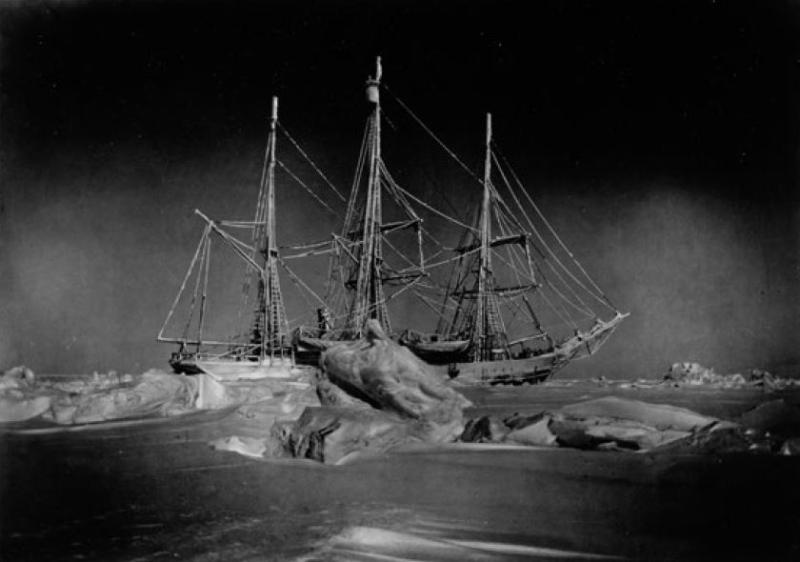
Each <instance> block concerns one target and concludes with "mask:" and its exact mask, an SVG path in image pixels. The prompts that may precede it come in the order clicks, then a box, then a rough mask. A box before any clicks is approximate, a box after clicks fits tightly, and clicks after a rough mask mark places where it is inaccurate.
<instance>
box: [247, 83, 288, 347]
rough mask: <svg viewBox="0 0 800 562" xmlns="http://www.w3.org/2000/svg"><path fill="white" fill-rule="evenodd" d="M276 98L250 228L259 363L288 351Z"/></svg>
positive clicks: (254, 335)
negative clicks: (278, 216) (277, 210)
mask: <svg viewBox="0 0 800 562" xmlns="http://www.w3.org/2000/svg"><path fill="white" fill-rule="evenodd" d="M277 123H278V98H277V97H276V96H273V97H272V112H271V114H270V123H269V137H268V140H267V149H266V157H265V159H264V167H263V170H262V174H261V187H260V190H259V196H258V204H257V206H256V216H255V220H254V224H255V228H254V229H253V249H254V252H253V253H254V255H253V261H254V262H256V263H257V264H258V265H259V268H258V269H257V270H256V271H255V276H256V279H257V283H258V291H257V295H258V296H257V305H256V309H255V311H254V312H255V315H254V319H253V326H252V330H251V334H250V339H251V343H252V344H253V345H257V346H258V352H259V357H260V358H261V359H262V360H263V359H266V358H267V357H275V356H276V355H278V356H281V357H283V356H284V354H285V353H286V352H287V351H288V336H289V323H288V320H287V317H286V309H285V307H284V304H283V294H282V293H281V287H280V280H279V278H278V265H279V264H278V245H277V237H276V228H275V224H276V220H275V165H276V163H277V160H276V158H275V145H276V141H277Z"/></svg>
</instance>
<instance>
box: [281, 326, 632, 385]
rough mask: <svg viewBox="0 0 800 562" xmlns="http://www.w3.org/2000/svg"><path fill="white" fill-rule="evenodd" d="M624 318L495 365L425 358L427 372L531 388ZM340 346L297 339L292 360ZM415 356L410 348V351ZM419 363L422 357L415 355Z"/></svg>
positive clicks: (308, 360)
mask: <svg viewBox="0 0 800 562" xmlns="http://www.w3.org/2000/svg"><path fill="white" fill-rule="evenodd" d="M626 316H627V314H617V316H615V317H614V318H612V319H611V320H609V321H607V322H603V321H598V322H597V324H595V326H594V327H592V328H591V329H590V330H589V331H587V332H581V333H579V334H577V335H575V336H573V337H572V338H570V339H568V340H566V341H564V342H562V343H561V344H559V345H557V346H556V347H555V349H554V350H553V351H549V352H546V353H542V354H540V355H536V356H533V357H525V358H516V359H501V360H496V361H480V362H477V361H464V360H463V359H462V357H463V355H461V354H458V353H457V354H454V355H453V356H452V357H453V360H451V361H449V362H442V355H441V354H440V355H437V356H436V358H435V363H438V364H432V363H433V361H430V358H428V364H429V366H430V368H431V369H433V370H434V371H435V372H437V373H441V374H444V375H447V376H448V377H450V378H451V379H453V381H454V382H456V383H458V384H463V385H470V386H473V385H475V386H482V385H496V384H514V385H519V384H523V383H529V384H535V383H539V382H542V381H544V380H546V379H547V378H548V377H550V376H551V375H553V374H554V373H555V372H557V371H558V370H559V369H561V368H563V367H565V366H566V365H567V364H568V363H569V362H570V361H574V360H576V359H581V358H583V357H589V356H590V355H592V354H594V353H595V352H596V351H597V350H598V349H600V347H601V346H602V345H603V344H604V343H605V341H606V340H607V339H608V337H609V336H610V335H611V334H612V333H613V332H614V330H616V328H617V326H618V325H619V323H620V322H622V320H623V319H624V318H625V317H626ZM338 343H341V342H340V341H336V340H327V339H323V338H311V337H300V338H297V339H296V340H295V360H296V361H297V363H298V364H303V365H313V366H317V365H319V358H320V355H321V354H322V352H323V351H324V350H325V349H327V348H328V347H330V346H332V345H336V344H338ZM410 349H411V350H412V351H415V353H417V351H418V350H415V349H414V347H410ZM417 355H418V356H419V357H420V359H422V360H423V361H425V360H426V357H425V356H424V354H423V353H417Z"/></svg>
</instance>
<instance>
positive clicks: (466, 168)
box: [381, 82, 483, 184]
mask: <svg viewBox="0 0 800 562" xmlns="http://www.w3.org/2000/svg"><path fill="white" fill-rule="evenodd" d="M381 85H382V86H383V88H384V89H385V90H386V91H387V92H388V93H389V94H390V95H391V96H392V97H393V98H394V99H395V101H396V102H397V103H398V104H400V107H402V108H403V109H404V110H405V111H406V112H407V113H408V114H409V115H410V116H411V118H412V119H414V121H416V122H417V124H418V125H419V126H420V127H422V128H423V129H424V130H425V132H426V133H428V134H429V135H430V136H431V138H432V139H433V140H435V141H436V142H437V143H438V144H439V146H441V147H442V149H444V151H445V152H447V154H448V155H449V156H450V157H451V158H452V159H453V160H455V161H456V162H457V163H458V164H459V165H460V166H461V167H462V168H463V169H464V170H465V171H466V172H467V173H468V174H469V175H470V176H472V177H473V178H475V180H476V181H477V182H478V183H480V184H483V180H482V179H481V178H479V177H478V176H477V174H475V172H473V171H472V170H470V168H469V166H467V165H466V164H464V162H462V161H461V159H459V157H458V156H457V155H456V153H455V152H453V151H452V150H450V149H449V148H448V147H447V145H446V144H444V142H443V141H442V140H441V139H440V138H439V137H437V136H436V134H435V133H434V132H433V131H432V130H431V129H430V128H429V127H428V126H427V125H426V124H425V123H423V122H422V119H420V118H419V117H417V114H416V113H414V112H413V111H411V108H409V107H408V106H407V105H406V104H405V103H403V100H401V99H400V98H399V97H397V95H395V93H394V92H392V91H391V90H390V89H389V87H388V86H387V85H386V83H385V82H384V83H382V84H381Z"/></svg>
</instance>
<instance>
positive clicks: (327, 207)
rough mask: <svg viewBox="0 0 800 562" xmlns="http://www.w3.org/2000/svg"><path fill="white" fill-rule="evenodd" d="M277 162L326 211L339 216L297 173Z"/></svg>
mask: <svg viewBox="0 0 800 562" xmlns="http://www.w3.org/2000/svg"><path fill="white" fill-rule="evenodd" d="M277 162H278V165H279V166H280V167H281V169H282V170H284V171H285V172H286V173H287V174H289V176H291V178H292V179H293V180H294V181H296V182H297V183H299V184H300V185H301V186H302V187H303V189H305V190H306V191H307V192H308V194H309V195H311V197H313V198H314V199H315V200H316V201H317V202H318V203H319V204H320V205H322V206H323V207H325V208H326V209H328V211H330V212H331V213H332V214H333V215H334V216H337V217H338V216H339V213H337V212H336V211H334V210H333V209H332V208H331V207H330V206H329V205H328V204H327V203H326V202H325V201H323V200H322V199H321V198H320V197H319V196H318V195H317V194H316V193H314V192H313V191H312V190H311V188H310V187H308V186H307V185H306V184H305V183H303V180H301V179H300V178H298V177H297V175H295V173H294V172H292V171H291V170H290V169H289V168H288V167H286V165H285V164H284V163H283V162H281V161H280V160H278V161H277Z"/></svg>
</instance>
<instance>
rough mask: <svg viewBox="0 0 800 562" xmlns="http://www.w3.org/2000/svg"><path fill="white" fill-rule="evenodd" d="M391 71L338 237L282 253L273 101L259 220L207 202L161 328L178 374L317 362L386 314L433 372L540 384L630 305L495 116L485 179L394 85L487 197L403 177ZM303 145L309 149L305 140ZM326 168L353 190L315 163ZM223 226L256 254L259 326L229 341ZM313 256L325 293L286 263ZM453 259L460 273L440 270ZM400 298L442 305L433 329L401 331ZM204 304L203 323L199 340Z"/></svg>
mask: <svg viewBox="0 0 800 562" xmlns="http://www.w3.org/2000/svg"><path fill="white" fill-rule="evenodd" d="M382 75H383V69H382V66H381V60H380V57H378V59H377V62H376V69H375V73H374V75H373V76H371V77H369V78H368V80H367V83H366V96H367V100H368V102H369V104H370V111H369V115H368V117H367V123H366V126H365V130H364V135H363V140H362V144H361V150H360V153H359V157H358V160H357V165H356V171H355V176H354V180H353V183H352V186H351V190H350V195H349V198H347V200H346V208H345V212H344V219H343V223H342V228H341V230H340V231H339V234H337V235H334V236H333V237H332V239H329V240H325V241H321V242H316V243H309V244H303V245H299V246H287V247H280V248H281V252H282V251H283V250H284V249H286V250H288V251H287V252H286V253H283V254H281V253H279V246H278V245H277V242H276V235H275V166H276V163H279V164H280V162H279V161H277V160H276V157H275V144H276V125H277V123H278V121H277V100H274V101H273V111H272V117H271V121H270V135H269V139H268V142H267V151H266V156H265V162H264V167H263V170H262V179H261V184H260V191H259V197H258V201H257V205H256V216H255V219H254V220H253V221H252V222H241V221H238V222H237V221H215V220H212V219H210V218H208V217H207V216H206V215H204V214H203V213H201V212H200V211H197V213H198V214H199V215H200V216H201V217H202V218H203V219H204V220H205V222H206V227H205V230H204V233H203V237H202V239H201V242H200V244H199V245H198V248H197V251H196V252H195V255H194V259H193V261H192V264H191V265H190V267H189V271H188V272H187V275H186V278H185V279H184V281H183V283H182V285H181V289H180V291H179V294H178V297H176V299H175V303H174V304H173V307H172V309H171V310H170V313H169V315H168V316H167V320H166V321H165V323H164V326H163V327H162V330H161V332H160V333H159V341H164V342H170V343H177V344H179V346H180V348H179V350H178V352H176V353H174V354H173V356H172V359H171V361H170V363H171V364H172V366H173V368H174V369H175V370H176V371H178V372H184V373H193V372H210V373H214V374H220V375H223V376H227V375H228V374H229V373H243V372H251V373H252V374H253V376H286V374H287V373H288V372H289V370H290V369H289V368H290V367H291V366H292V365H294V364H295V361H296V362H297V363H300V364H310V365H317V363H318V360H319V356H320V354H321V352H322V351H323V350H325V349H326V348H328V347H330V346H333V345H336V344H338V343H341V342H343V341H350V340H356V339H359V338H360V337H361V336H362V332H363V330H364V328H365V325H366V323H367V321H369V320H374V321H377V322H378V323H379V324H380V325H381V326H382V328H383V330H384V332H385V333H387V334H389V335H390V336H392V337H394V338H395V339H397V341H398V342H399V343H401V344H403V345H405V346H407V347H408V348H409V349H411V350H412V351H413V352H414V353H415V354H417V355H418V356H419V357H420V358H422V359H423V360H425V361H426V362H428V363H429V364H431V365H432V366H433V368H434V369H436V370H439V371H441V372H443V373H446V374H447V375H449V376H450V377H451V378H454V379H456V380H457V381H459V382H461V383H464V384H498V383H511V384H521V383H523V382H531V383H533V382H539V381H542V380H544V379H546V378H547V377H549V376H550V375H552V374H553V373H554V372H556V371H557V370H559V369H561V368H563V367H564V366H565V365H567V364H568V363H569V362H570V361H572V360H575V359H579V358H582V357H587V356H589V355H592V354H593V353H595V352H596V351H597V350H598V349H599V348H600V347H601V346H602V344H603V343H604V342H605V341H606V340H607V339H608V337H609V336H610V335H611V334H612V333H613V331H614V330H615V329H616V328H617V326H618V325H619V323H620V322H621V321H622V320H623V319H624V318H625V317H626V316H627V314H623V313H621V312H620V311H619V310H618V309H617V308H616V307H615V306H614V305H613V304H612V303H611V301H610V300H609V299H608V297H607V296H606V295H605V294H604V293H603V292H602V290H601V289H600V287H599V286H598V285H597V284H596V283H595V282H594V281H593V280H592V278H591V277H589V275H588V273H587V272H586V270H585V269H584V267H583V266H582V265H581V264H580V263H579V262H578V260H577V259H576V258H575V256H574V255H573V254H572V252H571V251H570V250H569V249H568V248H567V246H566V245H565V244H564V242H563V241H562V239H561V238H560V237H559V235H558V234H557V233H556V231H555V229H554V228H553V227H552V226H551V224H550V223H549V222H548V221H547V219H546V218H545V217H544V215H543V214H542V213H541V211H540V210H539V208H538V206H537V205H536V203H535V202H534V200H533V198H532V197H531V195H530V193H529V191H528V189H527V188H526V187H525V186H523V185H522V183H521V182H520V180H519V178H518V176H517V174H516V173H515V172H514V170H513V169H512V168H511V166H510V164H509V163H508V161H507V160H506V159H505V158H504V157H503V156H502V154H499V149H498V148H497V146H496V143H495V142H494V140H493V138H492V126H491V116H490V115H487V123H486V142H485V154H484V169H483V174H482V177H481V176H479V175H478V174H475V173H474V172H472V171H471V170H470V169H469V168H468V167H467V166H466V165H465V164H464V163H463V162H462V161H461V160H460V159H459V158H458V157H457V156H456V155H455V153H454V152H453V151H452V150H450V149H449V148H448V147H447V146H446V145H445V144H444V142H443V141H442V140H441V139H440V138H439V137H437V136H436V135H435V134H434V133H433V132H432V131H431V129H430V128H429V127H428V126H427V125H425V124H424V123H423V122H422V120H421V119H420V118H419V117H418V116H417V115H416V114H414V113H413V112H412V111H411V110H410V108H408V106H407V105H406V104H405V103H403V102H402V101H401V100H400V99H399V98H397V97H395V96H393V97H394V99H395V100H396V101H397V102H398V105H399V106H400V107H401V108H402V109H403V110H404V111H406V112H407V113H408V114H409V115H410V116H411V118H412V119H413V120H414V121H415V122H416V123H417V124H418V125H420V126H421V128H422V129H423V130H424V131H425V132H426V133H427V134H428V135H430V137H431V138H432V139H433V140H434V141H435V142H436V144H438V145H439V146H440V147H441V148H443V149H444V151H445V153H446V154H447V155H448V156H450V157H452V158H453V159H454V160H455V161H456V162H457V163H458V164H459V165H460V166H461V167H462V168H463V169H464V170H466V171H467V172H468V174H469V175H470V176H471V178H470V179H469V181H470V182H472V181H473V180H476V183H477V185H479V186H480V188H481V190H480V195H481V198H480V203H479V205H478V206H477V208H476V209H475V210H474V213H473V215H472V217H473V218H472V221H471V222H470V221H469V219H468V218H461V217H456V216H452V215H451V214H448V213H445V212H443V211H441V210H440V209H438V208H436V206H435V205H432V204H431V203H430V202H427V201H425V200H424V198H422V197H420V196H417V195H415V194H414V193H413V192H412V191H411V190H407V189H405V188H403V187H402V186H401V185H400V184H399V183H398V182H397V181H396V179H395V178H394V177H393V175H392V173H391V172H390V170H389V168H388V167H387V165H386V163H385V161H384V158H383V154H382V142H381V128H382V111H383V110H382V106H381V92H383V91H387V92H388V89H387V88H385V85H384V84H383V83H382ZM287 134H288V133H287ZM289 139H290V140H292V142H293V144H295V146H296V147H297V148H298V149H299V146H297V145H296V143H295V142H294V141H293V139H291V137H289ZM300 152H301V153H302V154H303V156H304V157H306V158H307V155H305V153H304V152H303V151H302V149H300ZM309 162H310V159H309ZM312 165H313V163H312ZM314 169H315V170H317V171H318V172H319V173H320V175H322V177H323V178H324V179H325V180H326V181H327V183H328V184H329V186H330V187H331V188H333V189H334V191H336V192H337V195H339V197H340V198H341V199H342V200H343V201H344V197H343V196H342V195H341V194H340V193H339V192H338V190H336V189H335V187H334V186H333V185H332V184H331V183H330V182H329V181H328V180H327V178H325V176H324V175H323V174H322V173H321V172H320V171H319V170H318V168H317V167H316V166H315V165H314ZM290 175H291V176H292V177H294V178H295V179H296V180H297V179H298V178H297V177H296V176H294V174H290ZM495 176H499V180H500V181H496V180H495ZM298 181H299V180H298ZM301 183H302V182H301ZM470 185H474V184H470ZM469 193H477V190H470V189H469V188H465V189H464V190H463V194H464V195H467V194H469ZM312 195H313V194H312ZM315 198H316V196H315ZM326 206H327V205H326ZM329 210H330V208H329ZM426 220H443V221H446V222H447V223H449V224H450V225H455V226H456V227H458V228H459V229H461V231H462V234H461V236H460V238H459V240H458V242H457V244H456V245H455V247H447V245H446V244H445V243H443V242H442V241H441V240H438V239H436V237H435V236H433V234H432V232H431V230H430V229H428V228H427V227H426V225H425V221H426ZM537 222H538V226H537ZM232 229H250V231H251V240H250V243H249V244H248V243H246V242H244V241H243V240H241V239H239V238H237V237H235V236H234V235H233V234H232V232H231V230H232ZM452 230H453V229H452V228H450V231H451V232H452ZM212 236H214V237H215V238H218V239H220V240H222V241H223V242H224V243H225V244H226V245H227V246H228V247H229V248H231V249H232V250H233V251H234V252H235V254H236V255H237V256H238V257H239V258H241V260H243V261H244V262H245V265H246V269H247V275H248V277H247V281H246V282H245V286H244V289H245V290H244V291H243V293H244V294H245V296H246V294H247V293H248V291H249V290H250V289H252V288H253V287H255V289H256V290H255V293H256V296H255V305H256V306H255V309H254V310H255V312H254V314H253V316H252V318H251V320H250V326H249V328H248V329H247V330H245V331H244V332H243V334H244V336H243V337H242V336H240V337H238V338H235V339H233V340H231V341H209V340H207V339H203V333H204V331H203V330H204V318H205V314H206V311H205V305H206V285H207V283H208V267H209V261H210V239H211V237H212ZM431 244H433V246H431ZM431 248H433V249H431ZM443 254H447V255H445V256H444V257H443ZM311 256H327V257H328V258H329V270H328V281H327V284H326V288H325V291H324V296H319V295H318V294H317V293H316V292H315V291H313V290H312V289H311V288H310V287H308V285H307V284H305V283H304V282H303V281H302V280H301V279H299V278H298V277H297V275H295V274H294V273H293V272H292V271H291V270H289V269H288V267H287V266H286V260H291V259H303V258H307V257H311ZM279 267H281V268H285V269H286V271H287V273H288V274H289V275H290V277H291V279H292V281H294V282H295V283H296V284H300V285H302V286H303V287H304V288H305V289H306V290H307V291H308V292H309V294H310V295H311V296H312V297H313V299H314V300H315V301H316V303H317V305H316V310H315V312H316V325H313V326H308V325H301V326H300V327H298V328H296V329H295V330H293V331H292V332H291V334H290V327H289V323H288V322H287V316H286V311H285V307H284V303H283V297H282V295H281V290H280V281H279V277H278V268H279ZM447 269H449V272H450V273H449V275H441V272H443V271H445V270H447ZM192 275H194V286H195V290H194V294H193V295H192V297H191V301H190V302H191V304H190V314H189V317H190V321H189V322H187V324H186V326H185V329H184V332H183V334H182V336H180V337H166V336H164V329H165V327H166V326H167V324H168V323H169V322H170V319H171V318H172V316H173V313H174V311H175V306H176V305H177V303H178V302H179V300H180V298H181V295H182V294H183V293H184V292H185V290H186V286H187V283H188V282H189V280H190V278H192ZM398 298H400V299H408V298H414V299H417V301H418V302H419V303H421V305H422V306H424V307H427V309H428V310H429V311H432V312H433V315H434V316H433V318H434V320H435V322H436V325H435V329H434V330H433V331H432V332H431V333H425V332H422V331H417V330H415V329H406V330H405V331H402V332H398V331H396V330H395V329H394V326H393V323H392V318H391V315H390V313H389V303H390V302H392V301H395V299H398ZM246 302H247V298H245V303H246ZM404 306H405V305H404ZM408 310H410V308H408V307H406V311H408ZM195 313H197V314H196V316H197V321H196V323H195V329H196V332H195V335H194V337H190V336H189V331H190V325H192V321H191V319H192V318H193V317H194V316H195ZM406 316H408V314H406ZM419 323H420V322H417V326H415V327H418V325H419Z"/></svg>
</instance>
